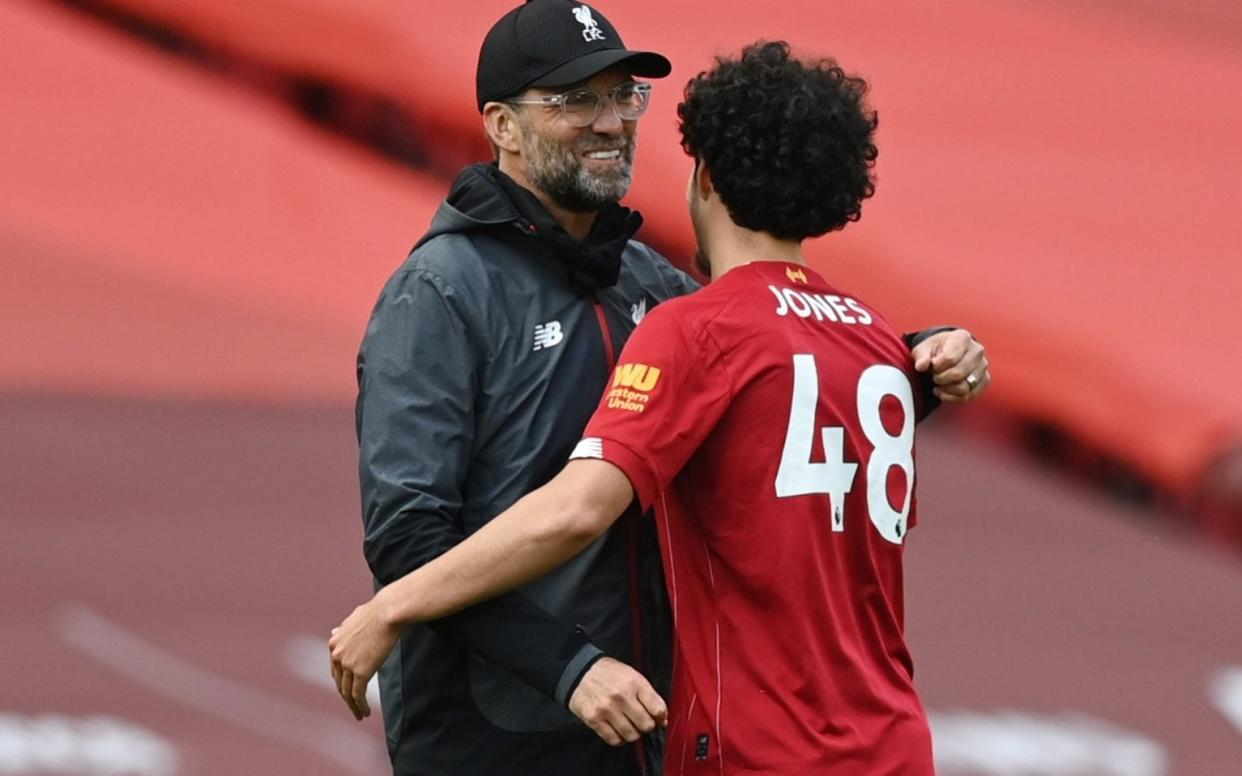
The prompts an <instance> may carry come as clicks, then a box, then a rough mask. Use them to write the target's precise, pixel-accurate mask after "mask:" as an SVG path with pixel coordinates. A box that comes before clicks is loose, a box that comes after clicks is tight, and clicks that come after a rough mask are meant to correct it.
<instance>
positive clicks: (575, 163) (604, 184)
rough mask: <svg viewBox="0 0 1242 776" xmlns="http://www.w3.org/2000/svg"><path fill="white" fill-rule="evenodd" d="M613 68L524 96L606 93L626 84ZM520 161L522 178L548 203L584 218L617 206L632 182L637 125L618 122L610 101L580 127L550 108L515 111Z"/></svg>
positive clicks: (630, 122) (624, 74) (626, 78)
mask: <svg viewBox="0 0 1242 776" xmlns="http://www.w3.org/2000/svg"><path fill="white" fill-rule="evenodd" d="M628 80H630V79H629V76H628V75H627V74H626V73H625V72H624V71H622V70H620V69H618V68H610V69H608V70H605V71H603V72H601V73H598V74H597V75H595V76H594V77H593V78H591V79H590V80H588V81H586V82H584V83H582V84H575V85H574V86H572V87H565V88H561V89H531V90H529V92H528V94H529V95H530V96H543V95H554V94H560V93H563V92H567V91H571V90H573V89H580V88H586V89H591V90H593V91H595V92H597V93H599V94H608V92H609V90H611V89H612V88H613V87H614V86H616V85H617V84H619V83H622V82H625V81H628ZM517 107H518V110H517V115H516V119H517V123H518V124H519V126H520V127H521V129H522V132H521V139H520V141H519V142H520V145H521V154H520V155H521V158H522V164H523V166H524V168H525V169H524V172H525V174H526V177H527V179H528V180H529V181H530V182H531V183H532V184H533V185H534V186H536V187H537V188H539V189H540V190H541V191H542V192H543V193H544V194H546V195H547V196H548V197H549V198H550V199H551V200H552V201H553V202H555V203H556V204H557V205H559V206H560V207H562V208H564V209H565V210H568V211H570V212H573V213H589V212H594V211H596V210H599V209H600V208H601V207H603V206H604V205H608V204H612V203H615V202H618V201H619V200H620V199H621V198H622V197H624V196H625V194H626V192H627V191H629V188H630V181H631V179H632V177H633V166H634V149H635V145H636V141H637V138H638V122H637V121H622V120H621V119H620V118H618V117H617V112H616V110H615V109H614V107H613V105H612V103H611V101H609V100H605V102H604V105H603V106H602V109H601V110H600V112H599V116H598V117H596V119H595V121H594V122H592V123H591V124H590V125H589V126H586V127H572V126H570V125H569V124H568V123H567V122H566V121H565V119H564V118H563V117H562V115H561V112H560V109H559V108H558V107H556V106H539V105H522V106H517Z"/></svg>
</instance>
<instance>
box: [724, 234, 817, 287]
mask: <svg viewBox="0 0 1242 776" xmlns="http://www.w3.org/2000/svg"><path fill="white" fill-rule="evenodd" d="M706 247H707V249H708V257H709V261H710V262H711V267H712V280H719V279H720V278H722V277H724V275H725V273H727V272H729V271H730V270H732V269H736V268H737V267H740V266H742V265H743V264H749V263H751V262H752V261H781V262H787V263H789V264H805V263H806V260H805V259H804V258H803V257H802V243H801V242H798V241H795V240H781V239H777V238H776V237H773V236H772V235H770V234H768V233H767V232H755V231H752V230H750V229H744V228H742V227H740V226H738V225H737V224H735V223H733V222H732V221H729V222H728V223H727V224H721V225H720V227H719V228H717V229H716V230H714V234H713V235H711V236H710V237H709V239H708V240H707V246H706Z"/></svg>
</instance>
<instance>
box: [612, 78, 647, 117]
mask: <svg viewBox="0 0 1242 776" xmlns="http://www.w3.org/2000/svg"><path fill="white" fill-rule="evenodd" d="M649 95H650V92H649V91H648V90H647V89H643V88H642V87H640V86H638V85H637V84H624V85H622V86H619V87H617V88H616V89H615V90H614V91H613V93H612V101H613V103H614V104H615V105H616V106H617V115H618V116H620V117H621V118H623V119H625V120H626V121H633V120H634V119H637V118H639V117H640V116H642V115H643V113H644V112H646V110H647V98H648V96H649Z"/></svg>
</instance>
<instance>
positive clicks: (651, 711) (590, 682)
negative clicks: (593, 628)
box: [569, 657, 668, 746]
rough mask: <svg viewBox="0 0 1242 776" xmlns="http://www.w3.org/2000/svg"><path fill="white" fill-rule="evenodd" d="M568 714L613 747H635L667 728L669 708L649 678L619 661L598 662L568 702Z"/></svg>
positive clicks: (588, 671)
mask: <svg viewBox="0 0 1242 776" xmlns="http://www.w3.org/2000/svg"><path fill="white" fill-rule="evenodd" d="M569 710H570V711H572V712H573V713H574V714H575V715H577V717H578V719H580V720H582V721H583V722H585V723H586V724H587V727H589V728H591V729H592V730H594V731H595V733H596V735H598V736H599V737H600V738H602V739H604V741H605V742H606V743H608V744H609V745H610V746H621V745H622V744H623V743H633V742H635V741H637V740H638V738H639V736H640V735H641V734H643V733H650V732H651V731H652V730H655V728H656V726H657V725H659V726H660V727H664V726H665V725H667V724H668V707H667V706H666V705H665V704H664V699H663V698H661V697H660V696H659V694H658V693H657V692H656V691H655V689H654V688H652V686H651V683H650V682H648V681H647V679H646V677H644V676H643V675H642V674H640V673H638V672H637V671H635V670H634V669H633V668H631V667H629V666H627V665H626V664H625V663H622V662H621V661H619V660H613V659H612V658H610V657H603V658H600V659H599V660H597V661H595V665H593V666H591V667H590V668H589V669H588V670H587V672H586V676H583V677H582V681H580V682H578V687H577V689H575V690H574V694H573V695H572V696H571V697H570V699H569Z"/></svg>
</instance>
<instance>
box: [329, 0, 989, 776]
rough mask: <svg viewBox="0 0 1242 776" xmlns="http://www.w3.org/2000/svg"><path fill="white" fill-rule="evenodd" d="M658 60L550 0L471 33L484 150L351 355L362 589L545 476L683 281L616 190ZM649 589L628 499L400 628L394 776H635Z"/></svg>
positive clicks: (947, 384)
mask: <svg viewBox="0 0 1242 776" xmlns="http://www.w3.org/2000/svg"><path fill="white" fill-rule="evenodd" d="M669 72H670V65H669V62H668V60H667V59H665V58H664V57H662V56H660V55H659V54H655V53H651V52H642V51H631V50H628V49H627V48H626V47H625V45H624V43H623V42H622V41H621V37H620V35H618V33H617V31H616V29H615V28H614V27H613V26H612V25H611V24H610V23H609V22H608V20H607V19H606V18H605V17H604V16H603V15H602V14H601V13H600V12H599V11H598V10H597V9H595V8H593V7H590V6H587V5H585V4H582V3H574V2H568V1H567V0H533V1H531V2H528V3H526V4H524V5H522V6H519V7H518V8H515V9H514V10H512V11H510V12H509V13H507V14H506V15H505V16H504V17H502V18H501V19H500V21H499V22H497V23H496V24H495V26H493V27H492V29H491V31H490V32H489V33H488V35H487V37H486V39H485V40H484V43H483V47H482V50H481V51H480V55H479V64H478V81H477V89H478V94H477V96H478V107H479V110H480V112H481V113H482V115H483V120H484V128H485V131H486V132H487V135H488V137H489V139H490V141H491V143H492V145H493V148H494V150H495V154H496V161H495V163H493V164H478V165H473V166H471V167H468V168H466V169H465V170H464V171H463V172H462V173H461V174H460V176H459V177H458V178H457V180H456V181H455V183H454V184H453V187H452V189H451V191H450V193H449V195H448V198H447V199H446V200H445V202H444V203H442V205H441V206H440V209H439V211H438V212H437V214H436V217H435V219H434V221H433V223H432V225H431V228H430V230H429V231H428V233H427V234H426V235H425V236H424V237H423V238H422V239H421V240H420V241H419V243H418V244H417V245H416V246H415V248H414V250H413V252H412V253H411V255H410V257H409V259H408V260H407V261H406V262H405V264H403V265H402V267H401V268H400V269H398V271H397V272H396V273H395V274H394V275H393V277H392V278H391V279H390V280H389V282H388V283H387V285H386V286H385V288H384V290H383V292H382V294H381V296H380V298H379V301H378V302H377V303H376V306H375V309H374V312H373V314H372V317H371V321H370V324H369V325H368V328H367V333H366V337H365V340H364V342H363V345H362V349H361V352H360V353H359V359H358V380H359V395H358V404H357V430H358V437H359V443H360V474H361V480H362V501H363V519H364V526H365V538H364V552H365V554H366V558H367V562H368V564H369V565H370V568H371V570H372V573H373V574H374V576H375V579H376V582H377V584H378V585H387V584H390V583H391V582H393V581H395V580H396V579H398V578H400V577H401V576H403V575H404V574H406V573H407V572H409V571H411V570H412V569H414V568H417V567H420V566H422V565H424V564H426V563H427V562H428V561H430V560H432V559H433V558H435V557H437V556H438V555H441V554H443V553H444V552H445V551H447V550H448V549H450V548H451V547H453V546H454V545H456V544H458V543H460V542H461V541H462V540H463V539H464V538H465V536H467V535H468V534H471V533H473V532H474V531H476V530H478V528H480V527H481V526H482V525H484V524H485V523H487V522H488V521H489V520H491V519H492V518H493V517H494V516H496V515H497V514H499V513H500V512H501V511H503V510H504V509H505V508H507V507H508V506H510V505H511V504H513V503H514V502H515V501H516V500H517V499H518V498H519V497H521V496H522V495H523V494H525V493H526V492H528V491H530V490H532V489H534V488H536V487H538V486H539V485H541V484H543V483H544V482H546V481H547V480H548V479H549V478H550V477H552V476H553V475H554V474H556V472H557V471H559V470H560V468H561V466H562V464H563V462H564V461H565V459H566V458H567V457H568V456H569V454H570V452H571V451H572V450H573V448H574V446H575V444H576V443H577V441H578V439H579V437H580V436H581V432H582V430H583V428H584V427H585V425H586V421H587V420H588V418H589V417H590V416H591V413H592V411H593V410H594V408H595V406H596V404H597V402H598V400H599V397H600V396H601V395H602V394H603V392H604V388H605V383H606V381H607V380H608V378H609V375H610V372H611V370H612V367H613V366H614V360H615V354H616V353H617V352H619V350H620V348H621V347H622V346H623V345H624V344H625V341H626V339H627V338H628V336H629V334H630V332H631V331H632V330H633V329H634V327H635V326H636V325H637V323H638V321H640V320H641V319H642V317H643V316H644V315H645V313H646V312H647V311H649V310H650V309H651V308H652V307H654V306H655V305H657V304H659V303H661V302H663V301H665V300H667V299H670V298H672V297H675V296H681V295H684V294H686V293H689V292H691V291H693V290H695V289H696V288H697V284H696V283H695V282H694V281H693V280H691V279H690V278H689V277H688V276H686V275H685V274H684V273H682V272H680V271H678V270H676V269H674V268H673V267H672V266H671V265H669V264H668V263H667V262H666V261H665V260H664V259H663V258H662V257H660V256H659V255H658V254H656V253H655V252H654V251H652V250H651V249H650V248H648V247H647V246H645V245H643V244H642V243H640V242H637V241H635V240H633V239H632V237H633V235H634V233H635V232H636V231H637V230H638V228H639V226H640V225H641V223H642V218H641V216H640V215H639V214H638V213H636V212H633V211H631V210H628V209H627V208H624V207H622V206H620V205H619V204H617V203H618V201H619V200H620V199H621V198H622V197H623V196H624V194H625V193H626V191H627V189H628V187H629V183H630V176H631V169H632V162H633V155H634V149H635V137H636V131H637V121H638V119H639V118H640V117H641V116H642V115H643V113H644V111H645V110H646V107H647V103H648V97H649V91H650V85H649V84H646V83H642V82H639V81H636V80H635V78H660V77H663V76H666V75H668V73H669ZM926 334H927V338H926V341H925V342H924V344H922V345H920V346H919V350H920V351H922V352H923V355H922V356H918V352H919V351H916V357H917V358H921V359H922V360H923V361H924V362H925V364H927V365H931V362H932V360H933V359H932V354H933V353H935V354H936V357H935V364H934V366H933V368H934V370H935V371H936V372H937V378H936V379H937V381H938V382H939V383H941V388H940V390H941V391H942V393H943V395H944V397H945V398H947V399H950V400H954V399H958V400H960V399H965V398H969V397H970V396H971V395H973V394H974V393H977V392H978V388H976V387H975V385H976V384H980V381H982V383H986V380H987V374H986V362H985V361H984V360H983V357H982V351H981V349H980V348H979V347H978V346H977V345H975V344H973V341H972V340H971V339H970V337H969V335H968V334H966V333H965V332H962V331H960V330H959V331H955V332H944V333H939V334H937V333H935V332H928V333H926ZM968 376H969V377H971V378H972V379H973V380H974V382H971V383H969V384H968V383H967V381H966V378H967V377H968ZM662 601H663V586H662V581H661V578H660V576H659V557H658V553H657V552H656V551H655V537H654V535H653V532H652V526H651V523H650V521H649V520H647V519H644V518H643V517H642V516H641V515H639V514H637V512H633V513H631V514H628V515H626V516H625V517H624V518H623V519H621V520H620V521H618V522H617V524H616V526H615V527H614V528H613V529H612V530H610V531H609V532H608V533H607V534H606V535H605V536H603V537H601V538H600V539H599V540H598V541H596V542H594V543H593V544H591V546H590V547H588V548H587V549H586V550H585V551H584V552H583V553H581V554H580V555H578V556H577V557H575V558H574V559H573V560H571V561H570V562H569V563H568V564H566V565H565V566H563V567H561V568H559V569H557V570H556V571H554V572H552V573H550V574H548V575H547V576H545V577H543V578H542V579H539V580H537V581H536V582H534V583H532V584H530V585H527V586H525V587H523V588H521V589H520V590H519V591H518V592H516V593H513V594H509V595H507V596H503V597H500V598H497V599H493V600H492V601H489V602H486V603H484V604H481V605H479V606H476V607H473V608H470V609H467V610H465V611H462V612H460V613H458V614H455V615H453V616H451V617H447V618H444V619H442V620H438V621H436V622H433V623H427V624H421V625H416V626H413V627H410V628H408V629H406V630H405V631H404V632H403V633H402V635H401V638H400V642H399V644H398V646H397V648H396V649H395V650H394V651H393V653H392V656H391V657H390V658H389V660H388V661H387V662H386V663H385V664H384V667H383V669H382V670H381V672H380V688H381V696H382V699H383V706H384V719H385V727H386V730H387V735H388V745H389V751H390V754H391V755H392V760H393V767H394V773H396V774H401V775H404V774H419V775H424V774H426V775H429V776H431V775H434V776H438V775H440V774H452V775H453V776H462V775H463V774H465V775H469V774H488V775H489V776H491V775H494V774H549V775H551V776H556V775H558V774H566V775H570V774H573V775H574V776H577V775H578V774H591V776H609V775H611V774H617V775H621V774H624V775H625V776H634V775H635V774H642V773H652V772H655V770H656V769H657V768H658V765H656V763H658V762H659V753H658V752H656V751H655V749H657V748H658V747H659V741H658V740H656V738H653V737H652V736H645V737H644V738H643V739H642V740H641V741H640V742H639V743H638V744H637V745H636V746H627V747H619V748H613V747H610V746H608V745H607V744H606V743H604V741H603V740H601V739H609V740H613V741H621V740H626V741H633V740H635V739H637V738H638V733H639V731H640V730H645V729H648V728H650V727H651V723H652V719H651V717H650V715H649V714H648V713H647V706H645V705H644V704H645V702H646V701H648V700H649V699H650V698H651V697H652V695H653V694H654V692H655V691H654V690H653V688H652V685H651V684H649V683H648V682H647V680H646V679H644V678H643V677H642V676H641V675H640V674H639V673H637V672H636V671H634V670H633V669H632V668H630V667H629V666H631V665H633V666H638V667H640V668H642V669H643V671H644V673H646V674H647V675H648V676H651V677H652V681H653V683H654V684H655V685H656V686H661V687H662V686H663V679H664V678H665V677H666V676H667V661H666V660H664V659H663V656H666V655H667V653H668V637H669V633H668V627H667V615H666V611H667V610H666V608H662V607H663V606H665V605H664V604H662ZM340 679H341V677H339V676H338V683H339V680H340ZM343 696H345V697H346V698H347V699H350V701H349V702H351V703H352V693H350V692H343ZM364 711H366V710H365V709H362V708H357V707H355V712H356V713H357V714H359V715H361V714H362V713H363V712H364ZM575 714H576V715H577V717H575ZM578 717H581V718H582V719H581V720H580V719H579V718H578ZM582 720H586V721H587V722H588V724H590V725H591V728H593V729H594V731H595V732H592V729H588V728H587V727H586V726H584V725H583V721H582ZM596 733H599V735H598V736H597V735H596Z"/></svg>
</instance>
